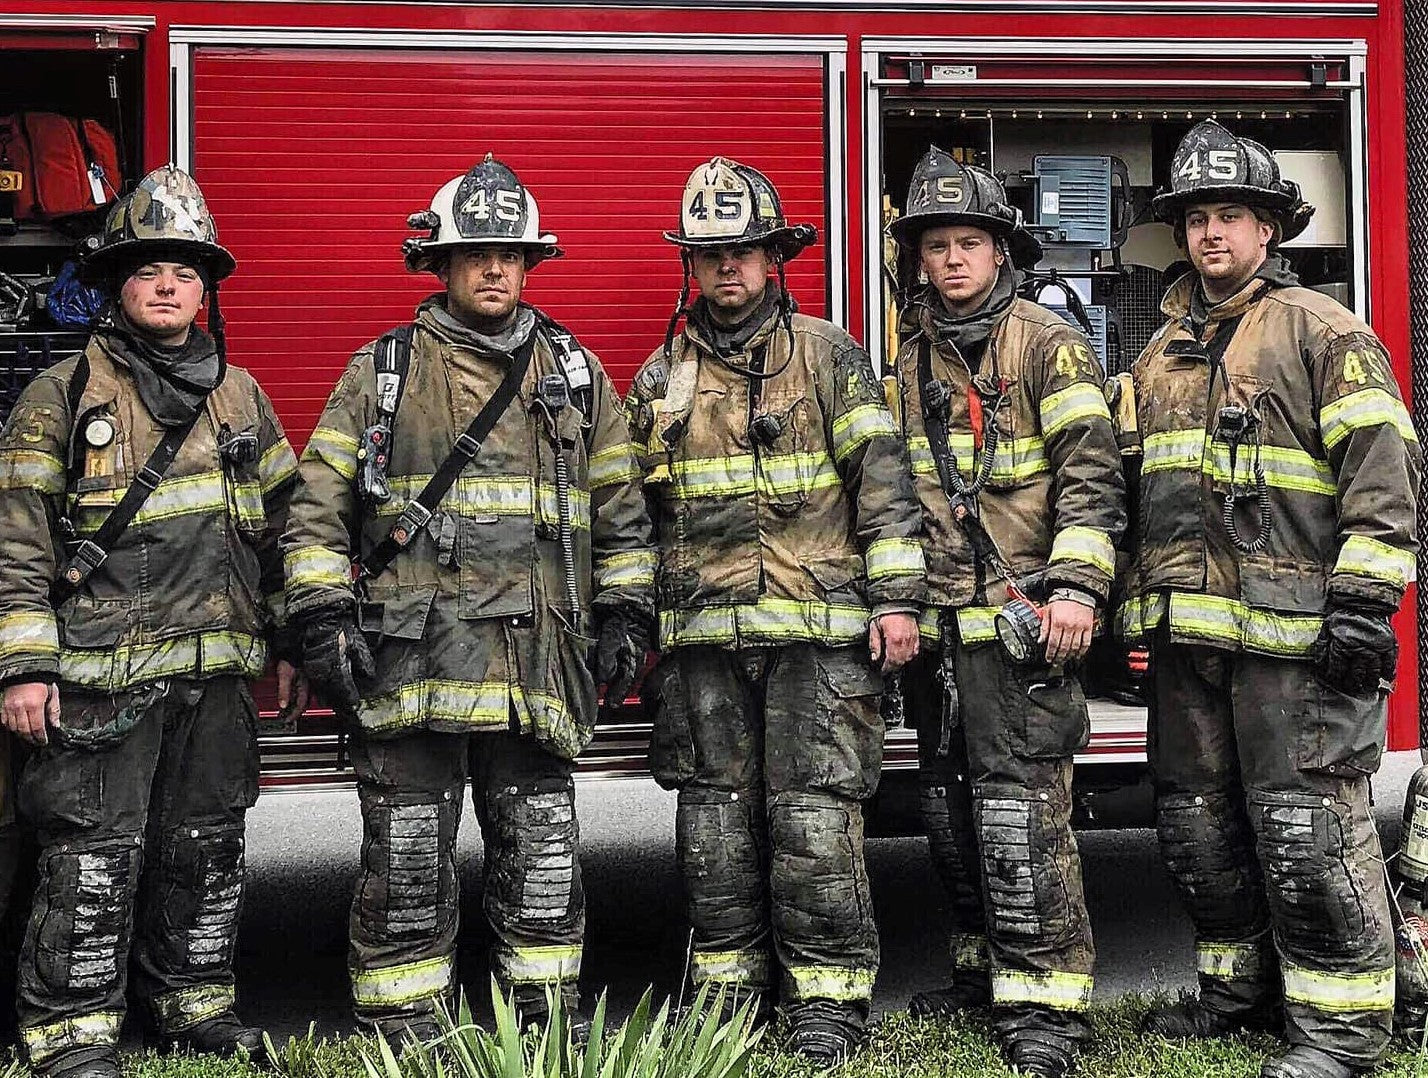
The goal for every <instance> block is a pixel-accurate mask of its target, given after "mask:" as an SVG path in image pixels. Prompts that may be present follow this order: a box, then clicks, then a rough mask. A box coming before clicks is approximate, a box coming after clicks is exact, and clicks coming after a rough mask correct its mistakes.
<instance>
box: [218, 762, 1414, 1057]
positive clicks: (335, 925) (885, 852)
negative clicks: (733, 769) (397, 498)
mask: <svg viewBox="0 0 1428 1078" xmlns="http://www.w3.org/2000/svg"><path fill="white" fill-rule="evenodd" d="M1418 763H1419V760H1418V753H1417V752H1416V751H1413V752H1406V753H1393V754H1390V755H1389V756H1388V757H1386V758H1385V762H1384V766H1383V769H1382V770H1381V772H1380V774H1379V776H1378V777H1377V779H1376V780H1375V784H1374V789H1375V799H1376V815H1377V818H1378V821H1379V827H1380V831H1381V833H1382V834H1383V836H1384V841H1385V845H1386V847H1387V848H1388V849H1390V850H1391V849H1393V848H1394V846H1395V844H1396V842H1397V836H1398V832H1399V815H1400V812H1401V809H1402V805H1403V797H1404V791H1405V789H1406V786H1407V783H1408V779H1409V777H1410V776H1411V775H1412V774H1413V771H1414V769H1415V768H1416V767H1417V766H1418ZM577 805H578V810H579V815H580V821H581V828H582V831H583V836H582V839H583V842H582V858H581V863H582V867H583V871H584V878H585V891H586V896H587V904H588V927H587V943H586V952H585V965H584V974H583V977H582V984H583V986H584V988H585V990H586V993H587V997H589V996H590V994H592V993H593V992H596V991H599V990H600V989H602V988H605V987H608V989H609V992H610V1003H611V1006H612V1008H613V1009H614V1010H615V1011H616V1012H617V1013H624V1012H626V1011H627V1010H628V1009H630V1008H632V1007H633V1006H634V1003H635V1002H636V1000H637V999H638V998H639V995H640V993H641V992H643V991H644V989H645V988H646V986H648V985H651V984H653V985H654V986H655V991H656V994H657V996H658V997H662V996H664V995H667V994H671V993H676V992H678V990H679V985H680V983H681V980H682V976H683V970H684V964H685V953H686V950H687V945H688V929H687V927H686V925H685V924H684V921H683V916H684V913H683V898H682V894H681V889H680V886H679V880H678V877H677V874H676V870H675V860H674V809H675V802H674V796H673V795H672V794H669V793H666V792H664V791H662V790H660V789H659V788H658V787H656V786H655V785H654V783H653V782H651V781H646V780H620V781H603V782H602V781H591V782H582V783H581V785H580V786H579V789H578V793H577ZM361 837H362V831H361V818H360V814H359V812H358V809H357V797H356V794H355V793H354V792H351V791H326V792H317V793H270V794H264V796H263V797H262V798H261V799H260V801H259V803H258V805H257V807H256V808H255V809H254V810H253V812H252V813H251V814H250V816H249V824H248V843H249V846H248V866H249V875H248V894H247V900H246V903H245V906H244V913H243V926H242V935H241V939H240V956H239V962H238V979H239V992H240V998H241V1000H242V1004H243V1011H244V1014H245V1016H247V1017H248V1018H249V1019H250V1020H254V1021H259V1022H262V1023H264V1024H265V1025H267V1026H268V1027H269V1028H270V1029H271V1030H272V1031H273V1032H274V1033H275V1034H279V1035H282V1036H285V1035H286V1034H289V1033H300V1032H302V1031H303V1030H305V1029H306V1028H307V1025H308V1023H309V1021H315V1022H316V1023H317V1025H318V1028H319V1030H320V1031H321V1032H325V1033H327V1032H345V1031H349V1030H351V1029H352V1023H351V1018H350V1014H349V1012H348V1008H347V975H346V938H347V912H348V906H349V904H350V902H351V895H352V886H353V882H354V880H355V878H356V872H357V862H358V854H359V851H360V846H361ZM1079 841H1080V845H1081V852H1082V864H1083V866H1084V873H1085V879H1086V891H1087V901H1088V903H1089V905H1090V909H1091V917H1092V921H1093V925H1094V929H1095V937H1096V945H1097V948H1098V952H1099V961H1098V968H1097V978H1096V998H1097V999H1100V1000H1109V999H1113V998H1115V997H1116V996H1118V995H1120V994H1122V993H1125V992H1128V991H1146V990H1157V989H1163V988H1167V987H1179V986H1184V985H1189V984H1191V983H1192V981H1193V976H1192V972H1191V971H1192V969H1193V953H1192V948H1191V937H1190V927H1189V923H1188V922H1187V921H1186V919H1185V916H1184V914H1183V913H1182V912H1181V911H1180V909H1179V906H1178V903H1177V901H1176V898H1175V896H1174V894H1173V892H1172V889H1171V884H1170V880H1169V878H1168V877H1167V876H1166V874H1165V871H1164V869H1163V868H1162V867H1161V864H1160V858H1159V854H1158V851H1157V849H1156V842H1155V834H1154V832H1153V831H1152V830H1150V829H1149V828H1146V827H1130V828H1121V829H1114V830H1110V829H1105V830H1084V831H1081V832H1080V833H1079ZM459 849H460V855H461V858H462V888H463V894H462V919H463V926H464V927H463V939H462V947H461V962H460V971H461V977H462V981H463V983H464V984H465V985H466V986H467V989H468V991H470V992H471V993H472V995H473V998H474V999H476V1000H478V1001H480V1000H484V999H485V997H486V994H487V992H488V989H487V984H488V981H487V973H486V961H485V951H486V948H487V946H488V945H489V942H490V937H489V933H488V931H487V930H486V927H485V924H484V920H483V917H482V914H481V905H480V890H481V862H482V856H481V844H480V837H479V830H478V828H477V826H476V823H475V820H474V819H473V817H472V815H471V812H470V806H469V803H468V805H467V812H466V815H465V818H464V819H463V821H462V831H461V838H460V847H459ZM868 869H869V875H870V877H871V879H872V887H873V898H874V903H875V905H876V908H877V916H878V923H879V926H880V928H881V933H882V946H883V961H882V969H881V972H880V974H879V977H878V983H877V990H876V996H875V1000H874V1002H875V1005H876V1006H877V1007H878V1008H879V1009H884V1010H891V1009H897V1008H901V1007H904V1006H906V1004H907V1000H908V998H909V997H910V996H911V995H912V994H913V993H914V992H917V991H919V990H921V989H923V988H929V987H933V986H935V985H937V984H939V983H943V981H944V980H945V978H946V975H947V973H948V970H949V963H948V960H947V957H946V946H945V943H944V937H943V930H942V928H941V917H942V908H943V895H942V890H941V887H940V885H939V883H938V881H937V879H936V877H935V874H934V872H933V869H932V866H931V864H930V863H929V861H928V857H927V848H926V843H925V842H924V841H923V840H921V839H915V838H884V839H872V840H870V841H869V843H868Z"/></svg>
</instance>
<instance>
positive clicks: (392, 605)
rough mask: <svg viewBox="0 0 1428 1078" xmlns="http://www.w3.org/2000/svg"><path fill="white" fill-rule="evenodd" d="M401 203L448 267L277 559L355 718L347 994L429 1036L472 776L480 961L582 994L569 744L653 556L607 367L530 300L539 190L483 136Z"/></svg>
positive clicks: (316, 465) (410, 251) (324, 458)
mask: <svg viewBox="0 0 1428 1078" xmlns="http://www.w3.org/2000/svg"><path fill="white" fill-rule="evenodd" d="M409 224H410V225H411V226H412V227H413V228H418V229H422V230H424V231H425V232H426V233H427V234H426V235H424V236H421V237H418V238H413V239H409V240H408V241H407V242H406V246H405V251H406V263H407V267H408V269H409V270H412V271H414V272H416V271H429V272H431V273H433V274H435V275H436V276H437V277H438V278H439V279H440V281H441V282H442V284H443V285H444V291H443V292H440V293H437V294H436V295H434V296H432V297H430V298H429V299H427V300H425V301H423V302H422V303H421V304H420V306H419V307H418V308H417V313H416V320H415V322H414V324H413V325H412V326H410V327H403V331H402V332H401V333H399V334H396V335H388V336H385V337H383V338H382V339H380V340H379V341H377V342H374V343H373V344H369V345H366V346H364V347H363V348H361V349H360V350H359V351H358V352H357V353H356V354H355V355H354V356H353V357H352V360H351V362H350V363H349V364H348V366H347V369H346V371H345V372H344V373H343V375H342V377H341V379H340V380H339V382H338V383H337V387H336V388H335V389H334V390H333V392H332V395H331V396H330V398H329V399H328V403H327V407H326V409H325V411H324V412H323V414H322V417H321V419H320V420H319V422H318V425H317V429H316V430H315V431H314V432H313V435H312V438H311V440H310V441H309V442H308V445H307V449H306V451H305V452H304V454H303V457H302V464H301V472H302V478H303V484H302V486H301V488H300V490H299V493H298V495H297V496H296V497H295V498H294V502H293V511H292V516H291V522H290V524H289V526H288V530H287V533H286V535H285V536H284V538H283V557H284V563H285V567H286V570H287V601H288V609H289V611H290V613H291V616H292V617H293V618H294V619H296V620H298V621H299V622H300V624H301V625H302V636H303V653H304V661H305V664H306V669H307V671H308V673H309V676H310V677H311V678H312V680H313V684H314V687H315V688H316V689H318V691H319V692H321V693H322V694H323V696H324V698H325V699H327V700H328V701H329V702H330V703H332V704H333V706H334V707H335V708H337V709H338V710H339V711H340V712H342V713H344V714H345V715H346V716H347V718H348V719H349V721H350V723H351V725H352V728H353V735H354V740H353V745H352V761H353V767H354V768H355V770H356V772H357V778H358V788H359V791H360V795H361V802H362V819H363V828H364V836H363V843H362V871H361V876H360V879H359V881H358V884H357V893H356V897H355V899H354V901H353V905H352V916H351V949H350V954H349V967H350V972H351V977H352V997H353V1002H354V1005H355V1008H356V1012H357V1017H358V1019H359V1020H360V1021H362V1022H363V1023H364V1024H368V1025H375V1026H376V1027H378V1028H381V1029H384V1030H385V1031H387V1032H388V1033H393V1034H395V1033H400V1032H401V1031H402V1030H404V1029H406V1030H409V1031H410V1032H411V1033H413V1034H414V1035H416V1036H419V1037H427V1036H430V1035H434V1034H435V1033H437V1032H438V1031H439V1027H438V1026H437V1024H436V1020H435V1011H436V1010H437V1008H439V1007H440V1006H442V1005H448V1006H449V1005H450V1004H451V1003H452V1002H453V998H452V993H453V989H454V987H455V973H456V969H455V960H456V944H457V929H458V925H457V912H458V893H457V885H458V878H457V863H456V833H457V825H458V822H459V820H460V817H461V804H462V797H463V794H464V791H465V788H466V784H467V782H468V781H469V782H470V784H471V790H472V800H473V803H474V808H475V813H476V818H477V820H478V821H479V822H480V825H481V829H482V834H483V838H484V841H485V846H486V862H485V863H486V887H485V898H484V906H485V911H486V916H487V917H488V918H489V920H490V923H491V927H492V931H493V933H494V937H495V944H494V949H493V953H492V958H491V962H492V966H491V968H492V972H493V973H494V974H495V976H496V977H497V979H498V980H499V982H500V983H501V985H502V986H503V987H504V988H505V989H507V990H508V991H510V992H513V993H514V996H515V1001H516V1004H517V1007H518V1008H519V1010H520V1013H521V1015H522V1017H523V1020H526V1021H529V1020H535V1019H539V1018H540V1017H541V1016H542V1014H543V1013H544V1012H545V1009H546V1006H547V998H548V997H547V991H548V990H550V989H553V990H558V991H560V992H561V993H562V996H563V999H564V1002H565V1004H566V1005H567V1007H568V1013H571V1014H572V1015H575V1012H574V1008H575V1006H576V1003H577V1001H578V995H577V988H576V982H577V979H578V977H579V975H580V960H581V946H582V938H583V934H584V927H585V905H584V896H583V893H582V890H581V881H580V865H579V862H578V860H577V842H578V837H579V835H578V829H577V823H576V816H575V787H574V781H573V778H572V773H573V769H574V765H573V763H572V761H573V760H574V758H575V756H576V754H577V753H578V752H579V751H580V750H581V749H582V748H583V747H584V746H585V744H586V743H587V742H588V740H589V738H590V736H591V733H592V730H593V727H594V722H595V711H596V699H597V697H596V690H597V683H600V684H605V685H606V686H607V689H606V693H607V696H608V697H616V696H619V697H623V695H624V693H625V692H626V691H628V689H629V686H630V682H631V681H632V680H633V677H634V674H635V671H636V667H637V666H638V665H639V663H641V662H642V661H643V658H644V655H645V651H646V648H647V646H648V642H649V637H650V635H651V629H652V618H653V599H652V593H653V584H654V571H655V560H656V557H655V553H654V550H653V548H652V545H651V533H650V524H649V517H648V515H647V513H646V510H645V502H644V498H643V497H642V495H641V492H640V488H639V484H638V465H637V461H636V456H635V449H634V447H633V445H632V444H631V442H630V438H629V434H628V431H627V428H626V426H625V419H624V413H623V410H622V408H621V402H620V399H619V397H618V395H617V394H616V392H615V390H614V388H613V387H612V385H611V383H610V380H609V378H608V376H607V375H606V373H605V371H604V369H603V368H602V367H601V366H600V364H599V362H598V361H597V360H596V358H595V357H594V356H593V355H591V354H590V353H589V352H587V351H585V350H584V349H583V348H582V347H581V346H580V344H579V342H578V341H576V340H575V338H574V337H572V336H571V335H570V333H569V332H568V331H566V330H564V329H563V328H561V327H560V326H559V325H558V324H557V323H555V322H554V321H553V320H552V319H551V318H550V317H549V316H547V315H546V314H545V313H544V312H542V311H540V310H538V309H536V308H534V307H532V306H530V305H528V304H526V303H522V302H521V301H520V296H521V290H522V288H523V286H524V283H525V280H526V275H527V272H528V271H529V270H530V269H531V268H532V267H534V266H535V265H537V264H538V263H540V262H541V261H543V260H545V259H549V258H555V257H558V256H559V255H560V254H561V251H560V249H559V248H558V247H557V246H556V238H555V237H554V236H552V235H549V234H545V233H542V232H541V229H540V220H539V214H538V210H537V207H536V203H535V199H534V198H533V197H532V196H531V194H530V192H529V191H528V190H527V189H526V188H525V186H524V185H523V184H522V183H521V182H520V180H519V179H518V178H517V176H516V174H515V173H514V172H513V171H512V170H511V169H510V168H508V167H507V166H506V165H505V164H503V163H502V162H500V161H498V160H495V159H493V158H492V157H491V156H490V155H488V156H487V157H486V159H485V160H484V161H482V162H480V163H479V164H477V165H476V166H474V167H473V168H472V169H471V170H470V171H469V172H467V173H465V174H464V175H462V176H458V177H456V178H455V179H453V180H452V181H451V182H449V183H448V184H446V185H445V186H443V187H442V188H441V190H439V191H438V192H437V193H436V196H435V198H434V199H433V200H432V203H431V208H430V209H429V210H424V211H421V212H418V213H415V214H413V215H412V216H411V218H410V220H409ZM403 338H404V340H403ZM473 417H474V418H473ZM353 536H355V537H356V538H355V540H354V539H352V538H350V537H353ZM354 559H355V560H356V561H357V565H358V581H357V586H356V589H355V590H354V586H353V579H352V565H353V561H354ZM592 654H593V657H594V659H593V663H592V658H591V655H592ZM576 1017H578V1016H576ZM577 1024H578V1025H579V1026H580V1027H581V1028H579V1029H577V1030H576V1031H575V1032H576V1035H577V1037H579V1036H582V1035H583V1033H584V1032H585V1031H586V1030H588V1023H586V1022H583V1021H581V1022H578V1023H577Z"/></svg>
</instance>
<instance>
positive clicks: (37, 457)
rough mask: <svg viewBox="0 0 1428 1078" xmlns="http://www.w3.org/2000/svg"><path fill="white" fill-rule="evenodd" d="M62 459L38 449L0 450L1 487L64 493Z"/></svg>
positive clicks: (2, 488) (1, 488)
mask: <svg viewBox="0 0 1428 1078" xmlns="http://www.w3.org/2000/svg"><path fill="white" fill-rule="evenodd" d="M64 471H65V469H64V461H62V460H60V459H59V457H56V456H52V455H51V454H49V453H42V452H40V451H39V450H37V449H7V450H5V451H4V452H3V453H0V490H35V491H38V492H39V493H41V494H61V493H63V492H64Z"/></svg>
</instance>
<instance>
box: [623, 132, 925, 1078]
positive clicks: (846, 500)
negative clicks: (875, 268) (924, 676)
mask: <svg viewBox="0 0 1428 1078" xmlns="http://www.w3.org/2000/svg"><path fill="white" fill-rule="evenodd" d="M665 237H666V239H668V240H670V241H671V242H673V243H674V244H676V245H677V246H678V247H679V249H680V255H681V260H682V263H683V266H684V269H685V277H684V287H683V291H682V293H681V297H680V302H679V305H678V308H677V309H676V312H675V315H674V317H673V318H672V319H671V321H670V326H669V331H668V333H667V335H666V340H665V343H664V344H663V346H661V347H660V348H657V349H656V350H655V352H654V354H653V355H652V356H650V358H649V359H648V360H647V361H646V362H645V364H644V366H643V367H642V368H641V369H640V371H639V373H638V374H637V375H636V377H635V381H634V384H633V387H632V389H631V391H630V394H629V397H628V398H627V401H626V408H627V412H628V414H629V416H630V419H631V428H632V434H633V435H634V438H635V441H636V442H637V443H638V445H639V447H640V452H641V457H642V467H643V472H644V484H645V493H646V496H647V498H648V500H649V503H650V505H651V510H652V515H653V516H654V518H655V522H656V529H657V532H658V535H659V547H660V566H659V582H658V587H657V596H658V607H659V620H660V624H659V642H660V647H661V650H662V651H663V652H664V653H665V657H664V660H663V662H662V663H661V665H660V666H659V667H658V668H657V669H656V671H655V672H654V674H653V675H652V676H651V678H650V679H649V681H648V682H647V694H648V697H649V699H651V700H652V701H653V702H655V706H656V708H657V710H656V714H655V718H654V733H653V741H652V746H651V767H652V770H653V772H654V775H655V777H656V779H657V780H658V781H659V782H660V784H661V785H663V786H665V787H666V788H673V789H678V791H679V808H678V814H677V823H676V845H677V851H678V858H679V864H680V870H681V872H682V874H683V878H684V884H685V888H686V891H687V898H688V912H689V919H690V921H691V922H692V926H693V931H694V955H693V977H694V981H695V982H696V984H701V985H703V984H709V985H714V986H719V987H723V988H727V989H728V990H729V991H730V992H731V993H732V994H733V996H734V997H736V998H740V1000H741V1002H742V1000H743V999H747V998H748V997H749V996H750V995H752V996H753V997H754V998H755V1002H756V1005H757V1006H759V1007H760V1008H761V1009H762V1008H763V1007H765V1006H766V1005H767V1004H768V1003H769V1002H770V996H771V992H772V989H773V987H774V974H775V971H776V970H778V971H781V973H782V994H783V1001H784V1005H785V1009H786V1012H787V1014H788V1017H789V1019H790V1022H791V1026H792V1038H793V1040H792V1044H793V1047H794V1049H795V1050H796V1051H798V1052H800V1053H802V1054H804V1055H805V1056H808V1057H811V1058H813V1059H816V1060H819V1061H821V1062H824V1063H826V1064H830V1065H831V1064H834V1063H836V1062H838V1061H840V1060H841V1059H843V1058H844V1057H846V1056H847V1055H848V1053H849V1052H850V1051H851V1050H852V1049H853V1048H854V1047H855V1046H856V1044H857V1043H858V1041H859V1040H860V1039H861V1037H862V1033H863V1029H864V1026H865V1024H866V1022H867V1019H868V1011H869V1004H870V1000H871V996H872V985H873V978H874V975H875V973H876V971H877V966H878V937H877V929H876V926H875V925H874V923H873V918H872V904H871V900H870V896H869V893H868V879H867V873H866V871H865V868H864V863H863V818H862V804H861V803H862V801H863V800H864V799H865V798H867V797H868V796H869V795H870V794H872V792H873V791H874V789H875V787H876V786H877V781H878V777H879V772H880V768H881V762H882V744H883V724H882V721H881V719H880V717H879V711H878V695H879V693H880V691H881V689H882V672H884V671H891V670H894V669H897V668H898V667H900V666H901V665H902V664H903V663H904V662H906V661H907V660H908V659H909V658H911V656H912V655H913V654H914V653H915V652H916V647H917V632H916V621H915V615H916V614H917V612H918V610H919V603H920V600H921V599H922V596H923V591H924V579H923V576H924V568H923V559H922V550H921V548H920V546H919V544H918V542H917V538H916V537H917V531H918V525H919V520H918V513H917V502H916V500H915V498H914V497H913V494H912V485H911V476H910V472H909V466H908V461H907V455H906V452H905V450H904V448H903V446H902V444H901V442H900V441H899V439H898V438H897V431H896V427H895V425H894V423H893V421H892V417H891V415H890V414H889V412H888V409H887V406H886V404H885V402H884V400H883V397H882V392H881V388H880V386H879V383H878V380H877V378H876V376H875V375H874V374H873V370H872V365H871V363H870V361H869V359H868V357H867V354H866V353H865V352H864V351H863V349H862V348H861V347H859V346H858V345H857V343H855V342H854V341H853V340H852V339H851V338H850V337H849V336H848V335H847V334H846V333H844V332H843V331H842V330H840V329H837V328H836V327H834V326H832V325H830V324H829V323H827V322H824V321H822V320H819V319H816V318H809V317H806V316H804V315H801V314H797V313H795V306H794V303H793V300H792V298H791V297H790V296H789V294H788V292H787V290H786V288H785V287H784V280H783V276H784V275H783V266H784V263H785V262H786V261H787V260H789V259H791V258H793V257H795V256H796V255H797V254H798V253H799V252H801V251H802V250H803V249H804V248H805V247H807V246H808V245H809V244H811V243H813V242H814V240H815V238H816V233H815V231H814V229H813V228H812V227H811V226H809V225H796V226H790V225H789V224H788V223H787V222H786V220H785V219H784V215H783V211H782V208H781V206H780V204H779V198H778V194H777V192H776V191H775V190H774V187H773V185H772V184H771V183H770V182H769V180H768V179H767V177H765V176H764V175H762V174H761V173H760V172H758V171H757V170H755V169H753V168H750V167H749V166H747V165H742V164H738V163H736V162H733V161H729V160H726V159H723V158H717V157H716V158H714V159H713V160H711V161H709V162H707V163H705V164H701V165H699V166H698V167H697V168H696V169H695V170H694V172H693V173H692V174H691V176H690V178H689V181H688V184H687V185H686V187H685V190H684V196H683V204H682V210H681V214H680V225H679V229H678V230H677V231H674V232H666V233H665ZM691 275H692V276H693V277H694V279H695V280H696V281H697V282H698V286H699V291H700V296H699V298H698V299H697V300H696V301H695V302H694V303H693V305H692V306H688V307H687V306H686V304H687V301H688V296H689V278H690V276H691ZM771 277H773V278H774V279H771ZM686 314H687V316H688V319H687V324H686V326H685V328H684V330H683V332H682V333H680V334H679V335H678V336H677V337H676V336H675V330H676V328H677V326H678V322H679V319H680V318H681V317H682V316H684V315H686ZM870 654H871V658H870Z"/></svg>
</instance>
